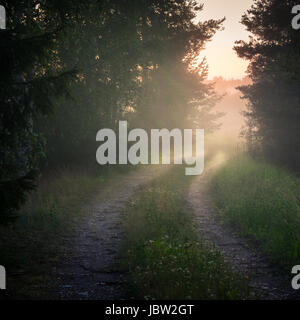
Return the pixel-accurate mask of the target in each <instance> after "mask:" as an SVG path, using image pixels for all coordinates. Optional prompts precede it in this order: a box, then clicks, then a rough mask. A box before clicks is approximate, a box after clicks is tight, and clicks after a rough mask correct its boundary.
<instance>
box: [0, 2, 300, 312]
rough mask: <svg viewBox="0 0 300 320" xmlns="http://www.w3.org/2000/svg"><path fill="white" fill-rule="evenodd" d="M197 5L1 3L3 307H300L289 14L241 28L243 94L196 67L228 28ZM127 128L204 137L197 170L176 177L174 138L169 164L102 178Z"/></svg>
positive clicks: (273, 11)
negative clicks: (91, 303) (67, 303)
mask: <svg viewBox="0 0 300 320" xmlns="http://www.w3.org/2000/svg"><path fill="white" fill-rule="evenodd" d="M209 1H211V3H212V2H213V3H214V5H215V8H218V5H219V3H217V0H216V1H213V0H209ZM241 2H243V4H244V5H246V1H241ZM223 3H224V2H223ZM238 3H240V1H236V3H235V2H234V1H233V0H228V2H227V1H226V5H228V6H230V9H232V10H233V11H234V9H235V6H236V5H237V4H238ZM248 4H249V3H248V1H247V5H248ZM205 5H207V1H206V4H204V5H203V4H201V1H194V0H76V1H75V0H59V1H58V0H51V1H50V0H19V1H16V0H7V1H4V0H3V1H2V0H1V1H0V65H1V73H0V300H2V299H12V300H14V299H37V300H41V299H54V300H70V299H72V300H131V301H132V300H149V301H152V300H185V301H186V300H194V301H195V300H253V299H260V300H264V299H266V300H277V299H278V300H279V299H280V300H288V299H300V291H299V290H298V289H299V288H300V283H299V280H300V273H299V272H300V266H299V259H300V232H299V230H300V204H299V191H300V179H299V171H300V162H299V155H300V142H299V139H298V126H299V120H300V112H299V110H300V109H299V108H300V91H299V84H300V73H299V72H298V71H299V68H300V66H299V63H298V62H299V59H300V31H299V29H295V28H294V27H293V26H294V24H292V19H293V18H294V19H295V14H297V12H296V11H297V10H296V11H295V10H294V9H293V8H294V6H295V5H297V1H292V0H253V1H252V4H251V5H250V7H249V9H248V10H247V11H246V12H245V13H244V14H243V15H242V16H241V20H240V24H241V26H242V27H243V28H245V29H246V31H247V32H248V35H249V37H248V40H239V39H241V38H238V39H236V42H235V44H233V42H232V46H233V45H234V47H232V49H230V50H233V51H232V52H235V53H236V55H237V57H239V58H242V59H244V60H246V61H247V62H248V63H249V65H248V69H247V71H246V73H245V74H244V71H243V74H242V76H241V78H240V79H225V78H223V76H222V75H221V74H220V76H218V77H215V78H213V79H211V78H209V66H208V64H207V60H206V58H204V59H202V60H199V59H200V57H202V56H203V53H205V47H206V44H207V43H208V42H210V41H214V35H215V34H216V33H217V32H219V31H222V30H223V29H224V23H225V21H226V19H227V17H224V18H214V17H213V18H212V19H202V18H203V16H201V14H202V13H203V12H205ZM212 7H213V6H212ZM223 10H224V7H223ZM221 11H222V10H221ZM299 11H300V7H299ZM240 12H241V10H240ZM295 12H296V13H295ZM219 13H220V12H219ZM221 13H222V12H221ZM234 14H236V12H234ZM217 16H218V17H223V15H220V14H216V17H217ZM233 16H234V15H233ZM233 16H232V17H231V18H232V19H235V18H233ZM298 18H299V21H300V14H299V17H298ZM5 19H6V21H4V20H5ZM198 21H199V22H198ZM4 22H5V23H4ZM236 23H237V22H236ZM230 25H231V26H232V27H234V23H233V24H230ZM241 26H240V27H241ZM240 32H241V33H240V34H243V33H242V31H241V30H240ZM227 40H228V39H227ZM231 40H232V39H230V41H231ZM224 43H225V41H224ZM230 43H231V42H230ZM222 46H223V40H222V41H221V45H220V46H219V48H223V47H222ZM224 48H225V47H224ZM230 48H231V47H230ZM219 54H220V59H224V57H223V55H222V52H221V50H220V53H219ZM224 56H225V55H224ZM228 56H229V55H228ZM237 59H238V58H237ZM225 60H226V59H224V61H223V60H222V63H224V65H225V64H226V63H229V62H228V61H225ZM237 65H239V64H237ZM220 71H222V70H220ZM235 71H236V70H235ZM120 121H127V123H128V130H131V129H133V128H141V129H144V130H145V131H146V133H150V131H151V130H152V129H169V130H171V129H174V128H178V129H199V130H198V131H197V132H200V131H201V133H202V132H203V130H202V129H204V132H205V139H204V137H203V140H202V138H201V145H200V143H199V144H197V137H198V135H197V132H196V131H195V130H194V133H195V132H196V134H194V136H195V137H196V138H194V137H193V134H192V133H193V131H192V130H189V134H190V138H191V139H190V140H192V143H193V140H196V146H193V147H194V149H193V150H192V147H190V148H188V149H189V150H188V151H190V153H193V152H194V154H196V155H199V157H201V161H200V162H201V165H202V163H205V168H204V169H205V170H204V171H203V172H202V171H201V170H200V171H199V172H201V174H200V173H199V174H198V175H195V176H189V175H185V174H184V172H185V171H184V170H185V168H184V166H183V165H182V162H181V161H178V163H177V162H176V161H175V159H176V156H175V153H176V152H175V151H174V150H177V149H176V148H177V147H178V149H181V148H182V147H183V145H184V144H185V143H187V144H188V141H187V140H181V142H182V143H181V145H180V143H177V144H176V143H175V138H176V137H175V135H173V136H172V134H171V133H170V131H168V130H164V132H166V131H167V132H168V133H169V140H168V144H167V143H166V145H167V147H168V150H167V151H168V152H169V154H168V155H169V158H171V157H173V158H172V160H173V162H172V161H171V163H169V164H167V165H166V164H165V163H157V165H153V166H152V165H142V163H138V164H137V165H127V166H124V165H123V166H122V165H121V164H117V165H114V166H110V165H108V164H103V165H99V163H97V161H96V154H97V149H98V148H99V142H100V141H96V140H97V136H98V134H97V133H99V130H101V129H112V130H113V131H114V132H115V133H116V136H117V137H118V138H119V139H120V137H119V135H118V134H117V133H118V130H119V122H120ZM112 130H110V131H109V132H112ZM145 131H143V133H145ZM179 131H180V130H179ZM106 132H107V131H106ZM177 132H178V131H177ZM180 132H181V131H180ZM121 135H122V134H121ZM126 136H127V135H126ZM106 138H107V141H108V140H109V136H108V135H107V136H106ZM122 138H123V137H122ZM181 138H182V137H181ZM98 140H100V139H98ZM104 140H105V139H104ZM123 140H124V139H123ZM123 140H122V139H120V140H119V141H114V142H120V141H121V142H122V141H123ZM132 140H133V139H129V143H128V144H127V141H126V147H125V148H123V149H122V150H121V151H120V150H117V152H118V154H117V155H118V156H120V155H123V154H126V152H124V151H126V150H125V149H126V148H127V147H128V146H131V142H134V141H132ZM136 140H138V139H136ZM162 140H163V139H162ZM101 141H102V140H101ZM107 141H105V142H107ZM141 141H142V138H141V137H140V140H139V141H136V142H137V144H138V143H140V142H141ZM147 141H148V140H147ZM158 141H159V139H158ZM178 141H179V140H178ZM102 142H103V141H102ZM121 144H122V143H120V144H119V143H115V146H116V149H118V148H119V149H121V148H120V145H121ZM162 145H163V143H162ZM151 146H152V145H151ZM203 146H204V148H202V147H203ZM172 147H174V148H173V149H172ZM198 147H199V148H198ZM141 149H142V148H139V149H138V148H136V149H135V152H136V155H137V154H138V152H140V153H139V155H140V154H141V153H142V151H141ZM161 149H163V147H162V148H161ZM183 149H184V153H185V148H183ZM198 149H201V152H199V153H197V151H198ZM203 149H204V150H205V151H204V154H203V152H202V151H203ZM103 150H104V149H103ZM149 150H150V149H149ZM114 151H115V149H114ZM151 151H152V150H151ZM156 151H157V152H156V153H155V152H154V153H155V156H156V158H157V159H160V157H161V159H163V155H164V153H163V151H162V152H160V151H161V150H160V147H159V146H158V148H156ZM173 151H174V152H173ZM154 153H153V154H154ZM187 153H188V152H187ZM103 154H104V152H103ZM145 154H146V156H145V158H147V157H148V153H146V152H145ZM170 154H171V156H170ZM115 155H116V154H115V152H114V156H115ZM149 155H150V156H152V154H149ZM104 156H105V157H106V155H104ZM181 156H182V155H181ZM184 156H185V154H184ZM120 158H121V157H119V159H120ZM194 159H195V163H196V164H197V160H199V159H198V158H197V157H194ZM126 162H127V161H126ZM137 162H138V161H137ZM145 162H146V161H145ZM161 162H163V161H161ZM200 162H199V163H200ZM175 164H176V165H175ZM186 164H187V165H193V164H192V163H191V162H190V163H187V162H186ZM297 290H298V291H297ZM175 306H176V305H175ZM251 306H252V305H251ZM114 307H115V306H114ZM114 307H113V310H114V311H113V310H112V309H110V308H108V309H106V311H105V315H111V314H112V312H115V311H116V310H119V309H114ZM209 307H211V305H209ZM116 308H118V307H116ZM130 308H133V307H128V308H127V309H126V312H128V313H127V314H126V316H128V315H129V313H130V310H131V311H132V312H135V309H130ZM216 309H218V308H216ZM220 310H221V311H222V312H223V308H220ZM121 311H122V310H121V309H120V312H121ZM201 311H202V310H201ZM136 312H137V311H136Z"/></svg>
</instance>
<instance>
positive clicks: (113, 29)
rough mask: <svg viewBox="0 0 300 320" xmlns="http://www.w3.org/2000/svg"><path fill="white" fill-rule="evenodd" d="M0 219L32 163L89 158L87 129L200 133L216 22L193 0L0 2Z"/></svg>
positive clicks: (35, 168) (211, 97)
mask: <svg viewBox="0 0 300 320" xmlns="http://www.w3.org/2000/svg"><path fill="white" fill-rule="evenodd" d="M2 4H3V6H4V7H5V8H6V13H7V29H6V30H1V34H0V36H1V52H0V61H1V66H2V71H1V86H0V87H1V89H0V90H1V92H0V97H1V144H0V145H1V147H0V148H1V151H0V152H1V156H0V159H1V160H0V161H1V166H0V167H1V169H0V170H1V173H0V181H1V186H0V188H1V192H0V194H1V200H0V203H1V217H3V216H4V215H10V214H11V213H13V211H15V209H18V208H19V207H20V204H22V203H23V202H24V200H25V198H26V197H25V194H26V192H28V191H30V190H32V189H33V188H34V184H35V177H36V175H37V173H38V172H39V171H40V170H44V171H45V170H47V169H49V168H53V167H54V168H55V167H59V166H64V165H72V164H76V165H78V164H81V165H85V166H93V165H94V163H95V147H96V145H95V136H96V132H97V131H98V130H99V129H100V128H112V129H115V128H116V125H117V123H118V121H119V120H127V121H128V122H129V125H130V126H135V127H139V128H145V129H148V128H181V127H185V128H193V127H195V126H198V127H201V128H205V129H207V130H210V129H212V128H214V126H215V120H216V119H217V118H218V116H219V115H218V114H214V113H213V112H212V107H213V103H214V101H215V100H216V99H217V96H216V94H215V93H214V91H213V86H212V85H210V84H207V83H205V82H204V80H205V78H206V75H207V66H206V64H205V61H202V62H201V63H200V64H199V65H195V64H194V61H195V58H196V57H197V56H198V54H199V52H200V51H201V50H202V49H203V48H204V45H205V42H207V41H209V40H210V39H211V38H212V36H213V35H214V33H215V32H216V31H217V30H218V29H220V28H221V23H222V21H221V20H209V21H205V22H200V23H199V24H194V23H193V18H194V17H195V15H196V13H197V12H198V11H200V10H202V6H201V5H200V6H199V5H197V4H196V2H194V1H149V0H148V1H146V0H145V1H24V2H23V1H21V2H20V1H2Z"/></svg>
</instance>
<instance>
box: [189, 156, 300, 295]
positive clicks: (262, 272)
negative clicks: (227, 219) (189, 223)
mask: <svg viewBox="0 0 300 320" xmlns="http://www.w3.org/2000/svg"><path fill="white" fill-rule="evenodd" d="M223 161H226V159H225V156H224V155H222V154H218V155H216V157H215V158H213V159H212V161H211V162H210V163H209V164H208V165H207V166H206V170H205V173H204V174H203V175H202V176H198V177H196V178H195V179H194V181H193V182H192V184H191V185H190V188H189V192H188V197H187V198H188V205H189V208H190V209H191V210H192V211H193V213H194V215H195V220H196V225H197V228H198V229H199V232H200V233H201V234H202V235H203V237H204V239H205V240H207V241H208V242H209V243H210V244H214V245H216V246H217V248H219V249H220V250H221V251H222V253H223V254H224V257H225V259H226V261H227V262H228V263H230V264H231V265H232V266H233V268H234V269H235V270H236V271H237V272H239V273H240V274H241V275H243V276H246V277H248V278H249V279H250V285H251V287H252V288H253V289H254V291H256V292H257V294H258V298H260V299H268V300H274V299H294V298H297V297H296V295H295V294H296V293H295V290H293V289H292V288H291V275H290V274H288V272H285V273H283V272H282V271H281V270H279V269H278V268H277V266H274V265H271V264H270V263H269V262H268V260H267V258H266V257H265V256H264V255H263V254H261V251H260V249H259V248H258V247H255V246H254V244H253V243H252V242H251V241H250V240H249V239H244V238H241V237H238V236H236V235H235V232H234V230H233V229H231V228H230V227H228V226H225V225H223V224H221V223H220V221H219V219H218V218H217V216H216V214H215V213H216V210H215V209H214V205H213V203H212V200H211V198H210V196H209V192H208V184H209V180H210V178H211V176H212V174H213V171H214V170H215V169H216V168H217V167H218V166H219V165H220V164H221V163H222V162H223ZM249 244H250V245H249ZM299 298H300V297H299Z"/></svg>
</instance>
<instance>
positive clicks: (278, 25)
mask: <svg viewBox="0 0 300 320" xmlns="http://www.w3.org/2000/svg"><path fill="white" fill-rule="evenodd" d="M297 4H299V1H290V0H255V1H254V3H253V5H252V7H251V8H250V9H249V10H248V11H247V12H246V13H245V14H244V15H243V17H242V20H241V22H242V24H243V25H244V26H245V27H246V30H247V31H249V32H250V33H251V37H250V40H249V41H248V42H247V41H238V42H237V43H236V46H235V50H236V52H237V54H238V56H239V57H241V58H244V59H247V60H249V62H250V64H249V68H248V75H249V77H250V79H251V82H252V83H251V84H250V85H247V86H242V87H241V88H240V90H241V91H242V93H243V95H244V98H245V99H246V101H247V104H248V110H247V111H246V112H245V116H246V119H247V126H246V128H245V130H244V134H245V136H246V137H247V140H248V145H249V150H250V151H251V152H252V154H255V155H263V156H264V157H265V158H266V159H267V160H268V161H272V162H275V163H277V164H280V165H283V166H286V167H288V168H289V169H292V170H296V171H298V172H299V170H300V162H299V157H300V140H299V123H300V90H299V88H300V72H299V68H300V65H299V61H300V32H299V30H295V29H293V28H292V24H291V22H292V18H293V17H294V15H292V8H293V7H294V6H295V5H297Z"/></svg>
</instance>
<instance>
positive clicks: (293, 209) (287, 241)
mask: <svg viewBox="0 0 300 320" xmlns="http://www.w3.org/2000/svg"><path fill="white" fill-rule="evenodd" d="M299 190H300V187H299V180H298V179H297V178H295V177H294V176H292V174H290V173H289V172H287V171H285V170H282V169H279V168H276V167H274V166H272V165H269V164H266V163H263V162H257V161H255V160H253V159H251V158H250V157H248V156H246V155H242V156H239V157H236V158H234V159H233V160H231V161H230V162H229V163H227V164H225V165H224V166H223V167H222V168H220V169H219V170H218V171H217V172H216V174H215V176H214V178H213V180H212V184H211V193H212V196H213V197H214V199H215V203H216V205H217V207H218V208H219V212H220V214H221V217H222V218H223V219H224V220H225V222H228V223H230V224H232V225H233V226H234V227H235V228H237V230H238V231H239V232H240V234H242V235H244V236H250V237H251V238H253V239H255V240H256V241H258V243H259V244H260V245H261V246H262V248H263V250H264V251H265V252H266V253H267V254H268V255H269V256H270V258H271V259H272V260H274V261H275V262H277V263H278V264H280V265H282V266H286V267H290V266H291V265H294V264H297V263H299V258H300V207H299Z"/></svg>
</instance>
